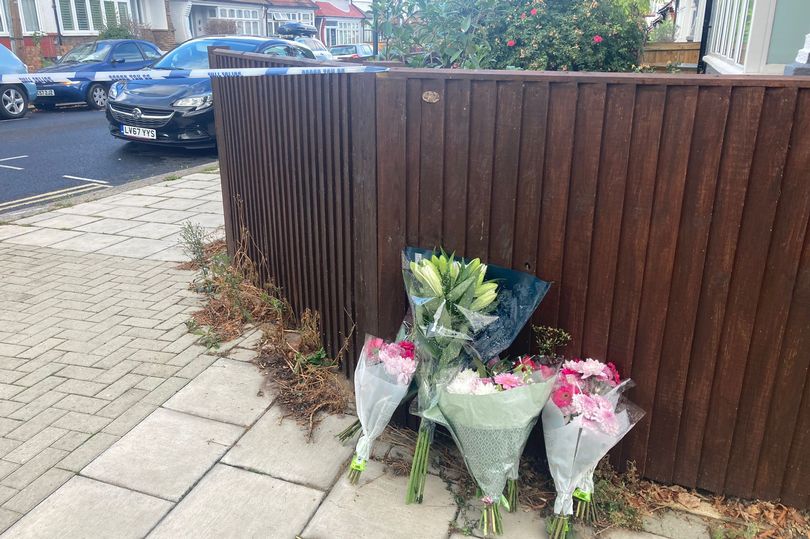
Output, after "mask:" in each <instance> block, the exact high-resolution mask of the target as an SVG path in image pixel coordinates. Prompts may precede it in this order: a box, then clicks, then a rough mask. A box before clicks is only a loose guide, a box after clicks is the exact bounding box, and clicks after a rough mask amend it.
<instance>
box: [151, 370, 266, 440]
mask: <svg viewBox="0 0 810 539" xmlns="http://www.w3.org/2000/svg"><path fill="white" fill-rule="evenodd" d="M263 387H264V376H263V375H262V374H261V373H260V372H259V370H258V369H257V368H256V366H254V365H251V364H250V363H243V362H240V361H234V360H232V359H218V360H217V361H216V362H215V363H214V364H213V365H211V366H210V367H208V368H207V369H205V371H203V372H202V373H201V374H200V375H199V376H197V377H196V378H195V379H194V380H193V381H192V382H191V383H189V384H188V385H187V386H186V387H184V388H183V389H182V390H180V392H179V393H177V394H176V395H175V396H174V397H172V398H171V399H169V400H168V401H167V402H166V404H164V405H163V406H164V408H170V409H172V410H177V411H179V412H186V413H189V414H193V415H197V416H200V417H205V418H207V419H213V420H215V421H224V422H226V423H234V424H236V425H242V426H245V427H246V426H248V425H251V424H253V423H254V422H255V421H256V420H257V419H258V418H259V416H260V415H261V414H262V413H263V412H264V411H265V410H267V408H268V407H269V406H270V405H271V404H272V403H273V399H272V397H271V396H270V395H269V394H265V392H264V391H263V390H262V388H263Z"/></svg>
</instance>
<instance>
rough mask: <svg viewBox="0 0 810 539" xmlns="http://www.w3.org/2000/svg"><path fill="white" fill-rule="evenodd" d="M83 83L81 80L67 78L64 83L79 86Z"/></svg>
mask: <svg viewBox="0 0 810 539" xmlns="http://www.w3.org/2000/svg"><path fill="white" fill-rule="evenodd" d="M81 83H82V81H80V80H66V81H64V82H63V83H62V84H64V85H65V86H78V85H80V84H81Z"/></svg>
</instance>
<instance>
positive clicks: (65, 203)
mask: <svg viewBox="0 0 810 539" xmlns="http://www.w3.org/2000/svg"><path fill="white" fill-rule="evenodd" d="M71 206H73V202H71V201H70V200H60V201H59V202H57V203H55V204H54V205H53V207H54V208H56V209H57V210H61V209H63V208H70V207H71Z"/></svg>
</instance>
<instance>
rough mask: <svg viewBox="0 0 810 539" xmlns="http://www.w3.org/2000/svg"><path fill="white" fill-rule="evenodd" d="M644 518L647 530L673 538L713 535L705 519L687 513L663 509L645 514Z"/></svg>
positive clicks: (702, 538)
mask: <svg viewBox="0 0 810 539" xmlns="http://www.w3.org/2000/svg"><path fill="white" fill-rule="evenodd" d="M642 520H643V522H644V530H645V531H647V532H650V533H654V534H656V535H660V536H663V537H668V538H671V539H680V538H681V537H690V538H693V539H709V538H710V537H711V531H710V530H709V526H708V525H706V522H705V521H703V520H701V519H700V518H698V517H695V516H691V515H687V514H685V513H677V512H675V511H662V512H660V513H657V514H655V515H654V516H653V515H649V516H645V517H643V519H642Z"/></svg>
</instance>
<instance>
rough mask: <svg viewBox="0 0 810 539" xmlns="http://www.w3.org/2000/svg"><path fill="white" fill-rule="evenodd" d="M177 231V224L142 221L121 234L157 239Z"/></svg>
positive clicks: (178, 228)
mask: <svg viewBox="0 0 810 539" xmlns="http://www.w3.org/2000/svg"><path fill="white" fill-rule="evenodd" d="M178 232H180V226H179V225H173V224H169V223H143V224H140V225H138V226H135V227H132V228H130V229H128V230H125V231H123V232H122V233H121V234H123V235H124V236H133V237H136V238H150V239H153V240H159V239H161V238H165V237H166V236H171V235H172V234H177V233H178Z"/></svg>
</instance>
